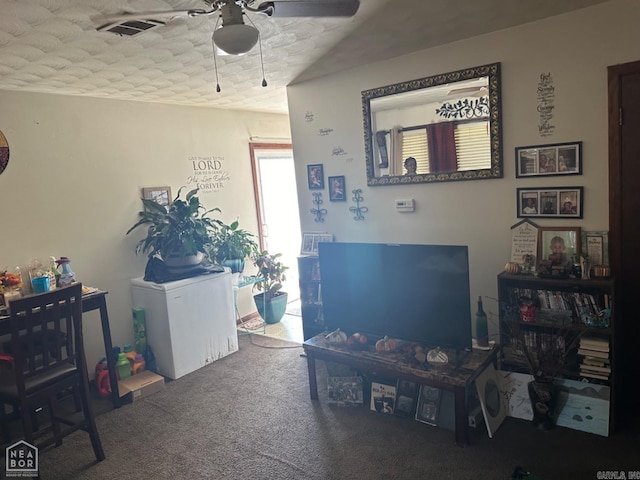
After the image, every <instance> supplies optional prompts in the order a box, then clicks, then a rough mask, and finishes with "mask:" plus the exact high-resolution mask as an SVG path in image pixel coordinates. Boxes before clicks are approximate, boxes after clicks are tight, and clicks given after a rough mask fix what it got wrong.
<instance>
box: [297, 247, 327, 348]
mask: <svg viewBox="0 0 640 480" xmlns="http://www.w3.org/2000/svg"><path fill="white" fill-rule="evenodd" d="M298 275H299V284H300V308H301V311H302V334H303V336H304V339H305V340H308V339H310V338H312V337H314V336H316V335H317V334H319V333H321V332H324V331H325V326H324V317H323V316H322V292H321V288H320V261H319V259H318V257H317V256H316V255H303V256H300V257H298Z"/></svg>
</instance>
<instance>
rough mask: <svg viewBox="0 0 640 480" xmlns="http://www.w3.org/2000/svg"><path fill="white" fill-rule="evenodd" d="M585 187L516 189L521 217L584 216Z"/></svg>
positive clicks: (518, 211) (518, 210)
mask: <svg viewBox="0 0 640 480" xmlns="http://www.w3.org/2000/svg"><path fill="white" fill-rule="evenodd" d="M583 190H584V188H583V187H548V188H518V189H516V202H517V207H516V208H517V214H518V217H519V218H527V217H546V218H582V216H583V213H582V205H583V203H584V200H583Z"/></svg>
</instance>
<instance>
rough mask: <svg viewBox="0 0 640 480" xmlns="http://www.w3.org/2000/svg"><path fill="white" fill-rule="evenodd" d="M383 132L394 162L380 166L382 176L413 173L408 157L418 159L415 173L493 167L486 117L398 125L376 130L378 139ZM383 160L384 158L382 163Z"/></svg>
mask: <svg viewBox="0 0 640 480" xmlns="http://www.w3.org/2000/svg"><path fill="white" fill-rule="evenodd" d="M383 135H384V138H385V141H384V144H385V146H386V145H387V144H388V145H390V146H391V147H390V149H389V150H390V152H392V154H391V155H390V157H391V159H392V161H391V162H390V165H389V169H388V170H387V171H383V170H382V169H381V171H380V174H381V175H407V174H411V172H408V171H407V169H406V168H405V166H404V162H405V160H406V159H407V158H409V157H413V158H415V159H416V163H417V168H416V174H428V173H439V172H451V171H467V170H478V169H484V168H490V167H491V148H490V141H489V140H490V133H489V120H486V119H483V120H474V121H460V122H441V123H436V124H429V125H420V126H413V127H407V128H402V127H395V128H394V129H392V130H390V131H389V130H387V131H379V132H377V133H376V136H377V137H378V138H381V137H382V136H383ZM385 153H386V150H385ZM380 154H382V152H380ZM436 160H437V161H436ZM382 163H383V162H382V159H381V160H380V165H382Z"/></svg>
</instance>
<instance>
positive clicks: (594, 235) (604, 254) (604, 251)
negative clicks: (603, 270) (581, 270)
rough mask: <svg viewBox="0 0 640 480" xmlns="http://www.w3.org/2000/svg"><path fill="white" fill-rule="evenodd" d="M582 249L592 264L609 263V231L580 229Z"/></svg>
mask: <svg viewBox="0 0 640 480" xmlns="http://www.w3.org/2000/svg"><path fill="white" fill-rule="evenodd" d="M581 240H582V249H583V251H584V252H585V253H586V254H587V255H589V261H590V262H591V264H592V265H609V232H606V231H597V232H587V231H584V230H583V231H582V239H581Z"/></svg>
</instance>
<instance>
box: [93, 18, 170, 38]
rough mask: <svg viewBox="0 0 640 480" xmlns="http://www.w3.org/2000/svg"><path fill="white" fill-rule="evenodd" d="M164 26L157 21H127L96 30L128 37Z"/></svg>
mask: <svg viewBox="0 0 640 480" xmlns="http://www.w3.org/2000/svg"><path fill="white" fill-rule="evenodd" d="M160 25H164V22H161V21H159V20H129V21H127V22H118V23H109V24H107V25H102V26H101V27H99V28H98V30H100V31H101V32H111V33H115V34H117V35H127V36H129V37H131V36H133V35H136V34H138V33H142V32H146V31H147V30H150V29H152V28H154V27H158V26H160Z"/></svg>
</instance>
